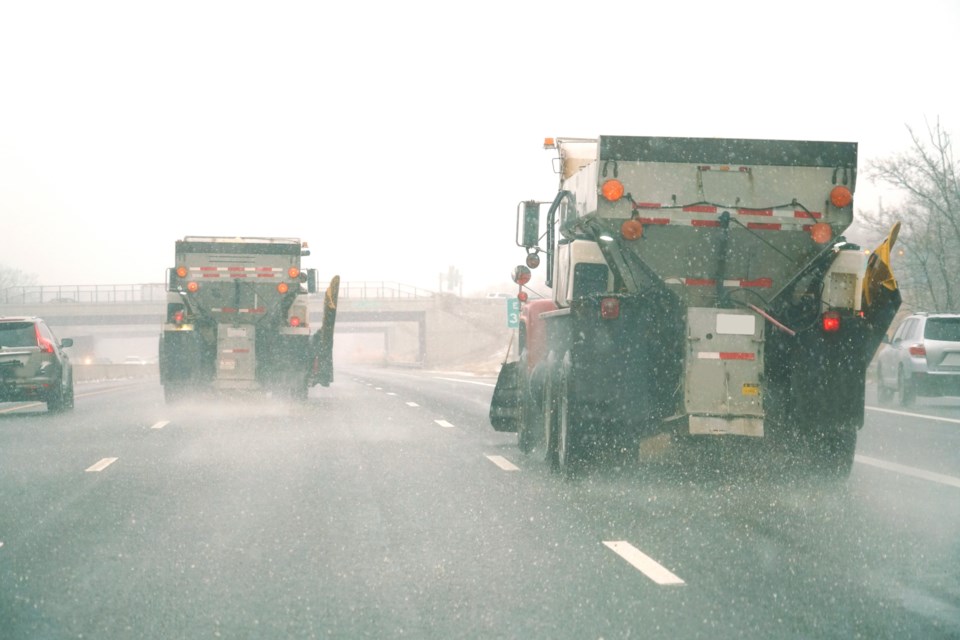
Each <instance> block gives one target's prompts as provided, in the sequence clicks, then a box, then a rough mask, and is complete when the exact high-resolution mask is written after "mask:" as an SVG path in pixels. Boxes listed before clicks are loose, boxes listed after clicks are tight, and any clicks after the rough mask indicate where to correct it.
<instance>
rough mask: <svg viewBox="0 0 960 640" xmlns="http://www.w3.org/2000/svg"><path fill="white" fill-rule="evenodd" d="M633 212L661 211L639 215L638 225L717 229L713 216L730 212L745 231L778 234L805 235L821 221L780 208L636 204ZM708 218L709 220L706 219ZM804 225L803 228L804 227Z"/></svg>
mask: <svg viewBox="0 0 960 640" xmlns="http://www.w3.org/2000/svg"><path fill="white" fill-rule="evenodd" d="M633 208H634V210H636V211H640V212H644V211H651V212H653V211H656V210H658V209H659V210H662V213H663V214H664V215H659V216H652V215H651V216H644V215H642V214H641V215H640V216H639V217H638V218H637V219H638V220H639V221H640V223H641V224H653V225H676V226H684V227H719V226H720V221H719V220H717V219H716V217H715V216H717V215H719V214H720V213H721V212H723V211H730V213H732V214H735V215H736V216H737V217H738V218H743V219H742V220H741V222H742V223H743V225H744V226H745V227H746V228H748V229H754V230H757V231H780V230H782V229H783V227H784V225H787V226H788V227H790V228H792V229H793V230H796V227H797V226H801V228H802V229H803V230H804V231H808V230H809V227H810V222H811V220H813V221H817V220H820V219H821V218H822V217H823V214H822V213H820V212H819V211H809V212H808V211H804V210H802V209H795V208H793V207H780V208H776V209H722V208H720V207H715V206H713V205H705V204H698V205H690V206H687V207H680V208H678V207H676V206H674V205H670V204H661V203H659V202H637V203H635V204H634V206H633ZM706 216H710V217H706ZM748 218H768V219H770V220H771V222H756V221H747V219H748ZM804 223H806V224H804Z"/></svg>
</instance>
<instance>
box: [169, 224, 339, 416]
mask: <svg viewBox="0 0 960 640" xmlns="http://www.w3.org/2000/svg"><path fill="white" fill-rule="evenodd" d="M175 254H176V255H175V266H174V267H173V268H171V269H169V270H168V272H167V316H166V321H165V322H164V324H163V330H162V332H161V335H160V382H161V383H162V384H163V388H164V395H165V397H166V399H167V401H168V402H171V401H175V400H177V399H179V398H181V397H182V396H183V395H184V394H187V393H191V392H196V391H204V390H221V391H227V390H250V389H260V390H264V391H270V392H278V393H282V394H286V395H289V396H291V397H293V398H297V399H305V398H306V397H307V393H308V390H309V387H310V386H312V385H316V384H320V385H323V386H329V385H330V383H331V382H332V381H333V329H334V323H335V321H336V312H337V298H338V293H339V286H340V278H339V276H335V277H334V278H333V279H332V280H331V282H330V285H329V287H328V288H327V290H326V293H325V295H324V301H323V313H322V318H321V325H320V329H319V330H318V331H317V332H316V333H311V324H310V314H309V307H308V304H307V301H308V294H312V293H316V292H317V274H316V271H315V270H314V269H306V270H304V269H302V268H301V265H300V259H301V257H305V256H309V255H310V250H309V249H308V248H307V244H306V243H305V242H301V241H300V240H299V239H297V238H242V237H237V238H231V237H215V236H213V237H202V236H187V237H185V238H184V239H183V240H178V241H177V242H176V250H175Z"/></svg>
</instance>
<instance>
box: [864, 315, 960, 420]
mask: <svg viewBox="0 0 960 640" xmlns="http://www.w3.org/2000/svg"><path fill="white" fill-rule="evenodd" d="M884 342H885V343H886V344H885V346H884V348H883V350H882V351H881V352H880V355H879V356H878V359H877V394H878V396H879V398H880V401H881V402H889V401H890V400H892V399H893V396H894V394H897V395H898V396H899V400H900V404H901V405H903V406H909V405H911V404H913V401H914V400H915V399H916V397H917V396H960V314H956V313H915V314H913V315H911V316H909V317H908V318H906V319H905V320H904V321H903V322H901V323H900V326H899V327H897V330H896V332H895V333H894V334H893V339H892V340H889V341H887V340H884Z"/></svg>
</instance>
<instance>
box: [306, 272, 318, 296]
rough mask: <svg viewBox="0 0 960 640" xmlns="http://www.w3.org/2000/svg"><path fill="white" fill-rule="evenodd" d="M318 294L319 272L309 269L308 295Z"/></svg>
mask: <svg viewBox="0 0 960 640" xmlns="http://www.w3.org/2000/svg"><path fill="white" fill-rule="evenodd" d="M316 292H317V270H316V269H307V293H316Z"/></svg>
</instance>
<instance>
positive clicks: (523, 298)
mask: <svg viewBox="0 0 960 640" xmlns="http://www.w3.org/2000/svg"><path fill="white" fill-rule="evenodd" d="M529 297H530V296H528V295H527V292H526V291H521V292H520V293H518V294H517V300H519V301H520V302H526V301H527V298H529Z"/></svg>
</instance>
